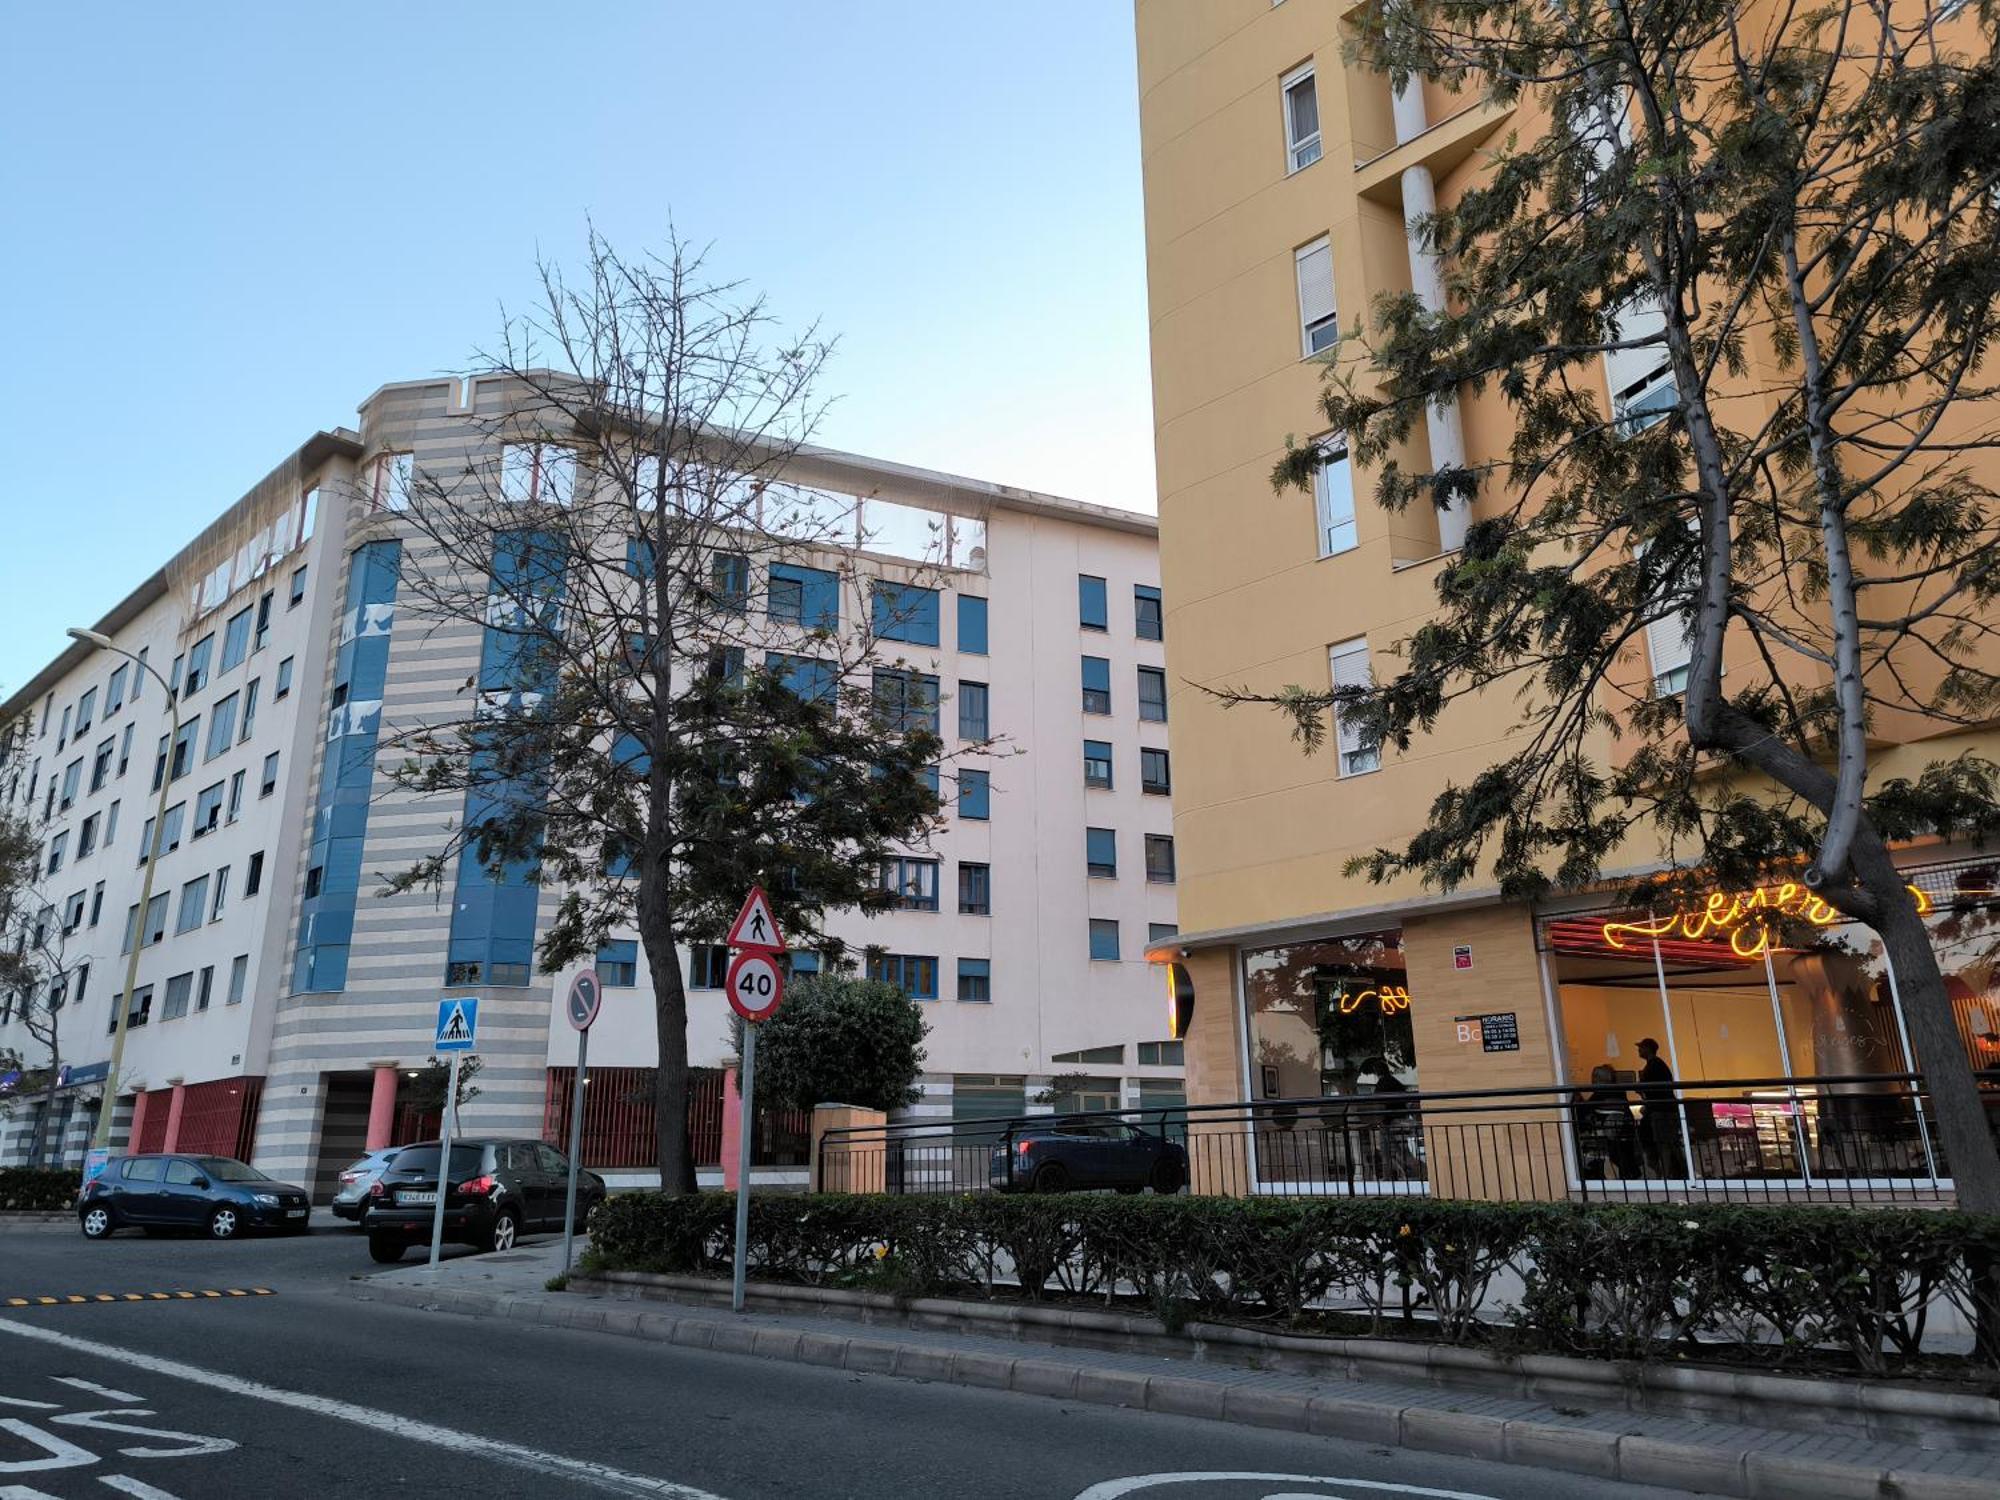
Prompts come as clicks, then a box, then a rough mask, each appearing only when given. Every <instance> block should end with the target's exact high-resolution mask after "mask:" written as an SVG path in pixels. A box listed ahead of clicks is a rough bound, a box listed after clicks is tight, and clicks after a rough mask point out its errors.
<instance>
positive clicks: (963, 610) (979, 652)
mask: <svg viewBox="0 0 2000 1500" xmlns="http://www.w3.org/2000/svg"><path fill="white" fill-rule="evenodd" d="M958 649H959V650H961V651H963V652H965V653H966V654H967V655H969V656H984V655H985V654H986V601H985V600H984V599H982V598H980V597H979V596H978V595H976V594H960V595H959V596H958Z"/></svg>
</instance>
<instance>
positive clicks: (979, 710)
mask: <svg viewBox="0 0 2000 1500" xmlns="http://www.w3.org/2000/svg"><path fill="white" fill-rule="evenodd" d="M987 703H988V699H987V693H986V684H985V683H983V682H964V681H961V682H960V683H959V685H958V737H959V738H960V739H962V740H984V739H990V738H992V730H991V727H990V722H989V715H988V709H987Z"/></svg>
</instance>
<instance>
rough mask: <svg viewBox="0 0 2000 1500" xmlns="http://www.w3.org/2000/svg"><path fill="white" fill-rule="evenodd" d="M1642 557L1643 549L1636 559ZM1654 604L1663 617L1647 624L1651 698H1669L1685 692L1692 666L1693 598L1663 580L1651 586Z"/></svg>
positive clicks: (1669, 580)
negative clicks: (1651, 676) (1650, 667)
mask: <svg viewBox="0 0 2000 1500" xmlns="http://www.w3.org/2000/svg"><path fill="white" fill-rule="evenodd" d="M1690 529H1692V528H1690ZM1645 555H1646V548H1645V547H1644V546H1643V545H1642V546H1641V547H1640V548H1639V557H1640V558H1642V559H1643V558H1644V557H1645ZM1654 603H1655V604H1656V605H1658V606H1659V607H1661V608H1664V609H1666V613H1664V614H1662V615H1660V616H1659V617H1658V618H1657V619H1653V620H1648V621H1647V622H1646V657H1647V660H1649V661H1650V662H1651V663H1652V666H1653V696H1654V697H1656V698H1671V697H1673V696H1674V695H1675V694H1676V693H1683V692H1686V691H1687V685H1688V674H1689V670H1690V668H1691V667H1692V666H1693V664H1694V631H1693V625H1694V619H1693V612H1694V597H1693V593H1692V591H1691V590H1683V589H1682V588H1680V587H1678V586H1677V584H1676V581H1675V580H1673V579H1662V580H1660V581H1659V582H1658V583H1656V584H1655V585H1654Z"/></svg>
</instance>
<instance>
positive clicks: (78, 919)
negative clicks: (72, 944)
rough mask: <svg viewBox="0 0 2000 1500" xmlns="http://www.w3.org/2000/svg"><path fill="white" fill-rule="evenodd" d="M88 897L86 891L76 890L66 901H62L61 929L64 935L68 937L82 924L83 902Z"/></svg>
mask: <svg viewBox="0 0 2000 1500" xmlns="http://www.w3.org/2000/svg"><path fill="white" fill-rule="evenodd" d="M89 899H90V898H89V893H88V892H85V891H77V892H75V893H74V894H73V895H71V897H70V898H69V899H68V900H67V901H65V902H63V913H62V930H63V936H64V937H68V936H69V935H70V934H71V933H73V932H75V931H76V930H77V928H79V927H81V926H82V925H83V908H84V903H85V902H86V901H88V900H89Z"/></svg>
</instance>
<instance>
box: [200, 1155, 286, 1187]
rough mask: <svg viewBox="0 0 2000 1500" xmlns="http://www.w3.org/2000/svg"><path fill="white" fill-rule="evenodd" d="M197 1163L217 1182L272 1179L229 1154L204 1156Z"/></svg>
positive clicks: (264, 1180) (266, 1180)
mask: <svg viewBox="0 0 2000 1500" xmlns="http://www.w3.org/2000/svg"><path fill="white" fill-rule="evenodd" d="M196 1164H197V1165H198V1166H200V1168H201V1169H202V1171H204V1172H206V1173H207V1174H208V1175H209V1176H210V1177H212V1178H214V1179H215V1180H216V1181H217V1182H269V1181H270V1180H271V1179H270V1178H268V1177H266V1176H265V1175H264V1174H263V1173H262V1172H260V1171H258V1170H257V1169H256V1168H255V1167H253V1166H251V1165H250V1164H249V1163H248V1162H240V1161H237V1160H235V1159H234V1158H232V1157H227V1156H202V1157H197V1158H196Z"/></svg>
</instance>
